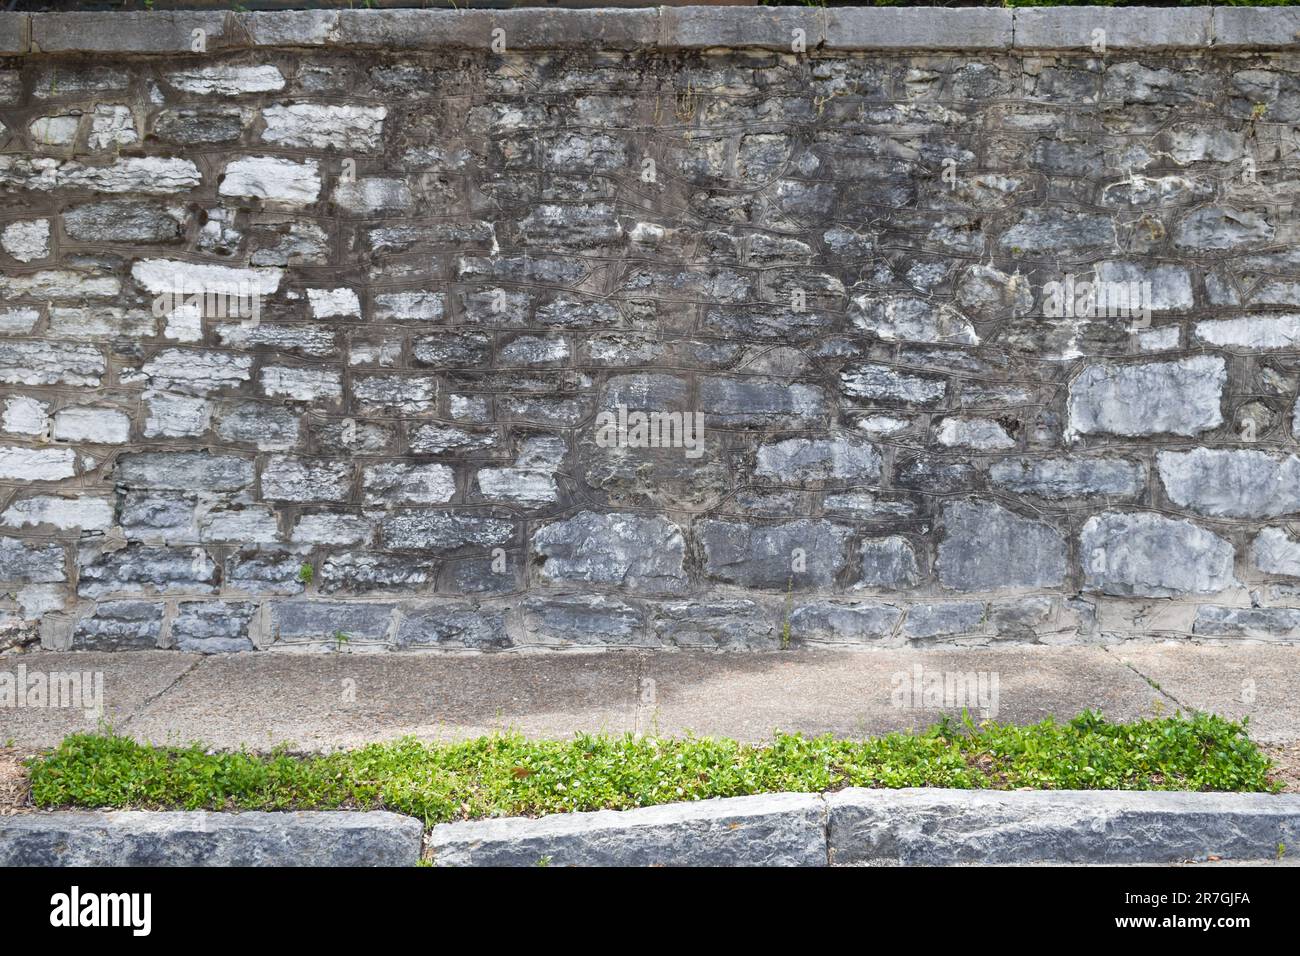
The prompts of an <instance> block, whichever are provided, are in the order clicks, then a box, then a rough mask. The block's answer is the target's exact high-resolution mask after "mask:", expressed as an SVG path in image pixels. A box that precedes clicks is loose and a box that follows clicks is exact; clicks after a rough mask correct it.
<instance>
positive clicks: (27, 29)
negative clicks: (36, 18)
mask: <svg viewBox="0 0 1300 956" xmlns="http://www.w3.org/2000/svg"><path fill="white" fill-rule="evenodd" d="M31 29H32V18H31V14H29V13H0V53H26V52H27V51H28V50H29V49H30V48H31Z"/></svg>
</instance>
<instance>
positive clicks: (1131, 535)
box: [1079, 512, 1236, 597]
mask: <svg viewBox="0 0 1300 956" xmlns="http://www.w3.org/2000/svg"><path fill="white" fill-rule="evenodd" d="M1235 556H1236V553H1235V551H1234V550H1233V547H1232V544H1231V543H1230V542H1228V541H1225V540H1224V539H1223V538H1220V537H1219V536H1218V535H1215V534H1212V533H1211V532H1209V531H1207V530H1206V529H1205V528H1201V527H1198V526H1197V525H1195V524H1192V522H1190V521H1180V520H1178V519H1175V518H1167V517H1165V516H1164V515H1160V514H1154V513H1150V512H1136V513H1131V514H1124V513H1120V512H1106V513H1104V514H1100V515H1096V516H1094V517H1092V518H1089V519H1088V520H1087V521H1085V522H1084V525H1083V529H1082V530H1081V531H1080V532H1079V560H1080V562H1081V563H1082V564H1083V584H1084V589H1085V590H1089V591H1100V592H1102V593H1103V594H1113V595H1117V596H1121V597H1173V596H1175V595H1180V594H1213V593H1215V592H1216V591H1222V590H1224V589H1226V588H1229V587H1232V586H1233V585H1234V584H1235V583H1236V581H1235V579H1234V578H1233V575H1232V568H1233V561H1234V558H1235Z"/></svg>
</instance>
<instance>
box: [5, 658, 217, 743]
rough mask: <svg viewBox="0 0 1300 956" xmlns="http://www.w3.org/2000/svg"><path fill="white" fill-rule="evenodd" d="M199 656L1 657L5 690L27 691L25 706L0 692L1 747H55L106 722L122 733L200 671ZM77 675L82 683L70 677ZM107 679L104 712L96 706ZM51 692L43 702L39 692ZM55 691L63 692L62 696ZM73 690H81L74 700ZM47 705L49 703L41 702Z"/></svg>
mask: <svg viewBox="0 0 1300 956" xmlns="http://www.w3.org/2000/svg"><path fill="white" fill-rule="evenodd" d="M200 660H201V658H200V657H199V656H198V655H197V654H180V653H177V652H175V651H130V652H123V653H106V652H86V653H80V654H11V655H6V656H5V657H0V689H3V687H4V686H5V685H7V684H9V682H12V685H11V686H13V687H14V688H15V690H17V688H20V687H21V688H25V693H24V695H23V706H18V701H17V698H16V697H15V699H14V701H13V704H12V705H11V704H10V702H9V700H8V698H7V697H6V696H5V695H4V694H3V693H0V746H3V745H4V744H5V743H6V742H7V741H10V740H13V741H14V742H15V743H17V744H18V745H19V746H22V747H28V748H36V747H53V746H54V745H55V744H57V743H58V742H59V741H60V740H62V739H63V738H64V737H66V736H67V735H68V734H74V733H84V732H86V731H93V730H95V728H96V727H98V726H99V723H100V720H101V717H102V720H103V721H104V722H105V723H107V724H108V725H109V726H111V727H114V728H121V727H123V726H125V725H126V723H127V722H128V721H129V720H130V718H131V716H132V715H133V714H135V713H136V712H137V711H139V710H140V709H141V708H142V707H144V705H145V704H146V703H147V702H148V701H150V700H152V699H153V698H154V697H156V696H158V695H159V694H162V693H163V691H165V690H167V689H168V688H169V687H171V686H172V685H173V684H175V683H176V682H177V681H178V680H180V679H181V678H182V677H183V675H184V674H185V673H186V672H188V671H190V670H192V669H193V668H194V667H196V666H197V665H198V663H199V661H200ZM74 674H75V675H77V684H76V685H73V684H72V683H70V682H69V680H68V678H70V677H71V676H72V675H74ZM97 675H98V676H99V677H100V678H102V681H103V685H102V686H103V694H102V700H101V703H102V713H97V712H96V710H95V708H94V707H93V706H88V705H93V702H94V699H95V697H96V696H98V695H97V693H96V691H95V688H96V686H97V681H96V676H97ZM38 685H39V686H42V687H44V688H45V690H44V691H43V693H42V695H41V696H40V697H38V696H36V687H37V686H38ZM51 687H58V688H59V691H58V695H57V701H56V696H55V694H54V693H53V692H51V690H50V688H51ZM68 690H74V691H76V693H75V694H73V695H71V696H72V697H73V698H75V699H69V695H68V693H67V691H68ZM42 700H43V703H42V702H41V701H42Z"/></svg>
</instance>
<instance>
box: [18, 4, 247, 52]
mask: <svg viewBox="0 0 1300 956" xmlns="http://www.w3.org/2000/svg"><path fill="white" fill-rule="evenodd" d="M227 16H228V14H226V13H209V12H203V11H194V10H177V11H167V12H165V13H164V12H161V11H158V12H145V11H126V10H121V11H112V12H92V13H42V14H40V15H39V16H35V17H32V28H31V30H32V32H31V46H32V51H33V52H41V53H176V54H181V55H189V54H190V53H191V52H192V46H191V44H192V43H193V42H194V31H195V30H202V31H203V33H204V36H205V41H204V42H205V44H206V49H207V50H209V51H212V50H217V49H220V48H222V47H223V46H226V45H227V44H226V43H225V42H224V41H225V36H226V23H227Z"/></svg>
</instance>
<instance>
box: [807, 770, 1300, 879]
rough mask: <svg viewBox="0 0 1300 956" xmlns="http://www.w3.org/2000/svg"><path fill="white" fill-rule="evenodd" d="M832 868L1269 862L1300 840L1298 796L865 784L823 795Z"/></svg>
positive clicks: (1299, 802)
mask: <svg viewBox="0 0 1300 956" xmlns="http://www.w3.org/2000/svg"><path fill="white" fill-rule="evenodd" d="M826 802H827V806H828V808H829V825H828V828H827V832H828V841H829V843H828V846H829V851H830V853H829V855H830V861H831V863H832V864H835V865H842V864H852V863H893V864H905V865H930V866H935V865H953V864H962V863H983V864H988V863H1047V862H1051V863H1172V862H1178V861H1181V860H1189V859H1204V858H1205V857H1206V856H1209V855H1215V856H1220V857H1224V858H1229V859H1256V860H1258V859H1269V858H1272V857H1274V856H1275V855H1276V853H1277V847H1278V844H1279V843H1284V844H1286V845H1287V846H1288V847H1292V846H1295V845H1296V840H1297V839H1300V795H1295V794H1286V795H1272V794H1258V793H1177V792H1149V791H1147V792H1137V791H1026V792H1000V791H989V790H928V789H907V790H864V789H856V788H855V789H850V790H842V791H840V792H838V793H832V794H828V795H827V797H826Z"/></svg>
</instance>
